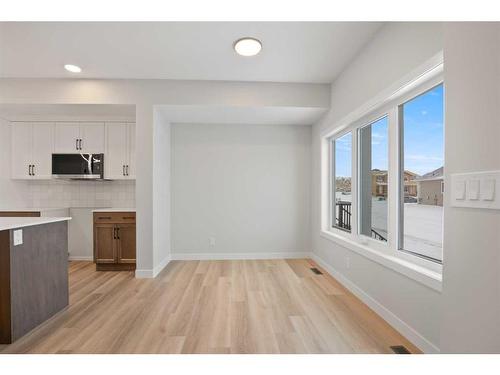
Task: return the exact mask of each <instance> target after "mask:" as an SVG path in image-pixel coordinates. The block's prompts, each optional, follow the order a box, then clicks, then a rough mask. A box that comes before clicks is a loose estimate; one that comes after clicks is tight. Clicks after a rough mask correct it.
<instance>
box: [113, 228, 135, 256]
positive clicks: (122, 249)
mask: <svg viewBox="0 0 500 375" xmlns="http://www.w3.org/2000/svg"><path fill="white" fill-rule="evenodd" d="M116 228H117V230H118V232H117V237H118V243H119V247H118V249H119V250H118V263H135V259H136V255H135V224H117V225H116Z"/></svg>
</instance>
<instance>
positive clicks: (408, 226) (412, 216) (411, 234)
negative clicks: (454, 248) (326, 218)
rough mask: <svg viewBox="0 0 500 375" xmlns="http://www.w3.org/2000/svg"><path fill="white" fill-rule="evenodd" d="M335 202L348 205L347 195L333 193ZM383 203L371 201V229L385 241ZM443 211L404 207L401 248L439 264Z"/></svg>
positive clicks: (411, 204) (415, 205) (385, 224)
mask: <svg viewBox="0 0 500 375" xmlns="http://www.w3.org/2000/svg"><path fill="white" fill-rule="evenodd" d="M336 197H337V199H338V200H342V201H347V202H350V201H351V195H350V194H342V193H339V192H337V194H336ZM387 203H388V202H387V201H386V200H385V201H384V200H378V198H375V197H374V198H373V201H372V227H373V229H374V230H376V231H377V232H379V233H380V234H381V235H383V236H384V237H386V238H387ZM442 238H443V207H440V206H429V205H423V204H418V203H405V205H404V244H403V248H404V249H405V250H408V251H412V252H414V253H418V254H421V255H425V256H428V257H431V258H434V259H438V260H442V257H443V244H442Z"/></svg>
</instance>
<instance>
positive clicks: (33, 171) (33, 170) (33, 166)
mask: <svg viewBox="0 0 500 375" xmlns="http://www.w3.org/2000/svg"><path fill="white" fill-rule="evenodd" d="M31 171H32V173H33V174H32V176H34V175H35V164H32V165H31Z"/></svg>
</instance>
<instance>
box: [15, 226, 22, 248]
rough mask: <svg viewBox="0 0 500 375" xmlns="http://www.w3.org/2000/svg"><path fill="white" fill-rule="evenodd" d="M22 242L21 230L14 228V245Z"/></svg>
mask: <svg viewBox="0 0 500 375" xmlns="http://www.w3.org/2000/svg"><path fill="white" fill-rule="evenodd" d="M22 244H23V230H22V229H16V230H15V231H14V246H17V245H22Z"/></svg>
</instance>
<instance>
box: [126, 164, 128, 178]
mask: <svg viewBox="0 0 500 375" xmlns="http://www.w3.org/2000/svg"><path fill="white" fill-rule="evenodd" d="M126 167H127V176H128V164H127V165H126Z"/></svg>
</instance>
